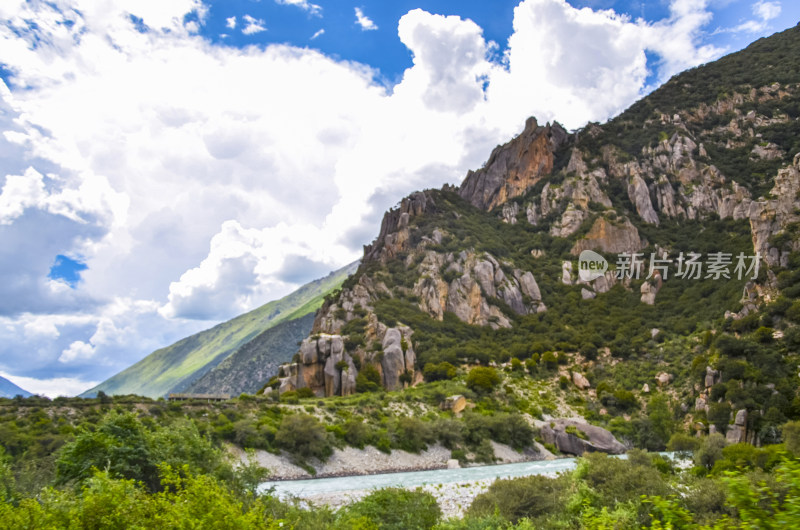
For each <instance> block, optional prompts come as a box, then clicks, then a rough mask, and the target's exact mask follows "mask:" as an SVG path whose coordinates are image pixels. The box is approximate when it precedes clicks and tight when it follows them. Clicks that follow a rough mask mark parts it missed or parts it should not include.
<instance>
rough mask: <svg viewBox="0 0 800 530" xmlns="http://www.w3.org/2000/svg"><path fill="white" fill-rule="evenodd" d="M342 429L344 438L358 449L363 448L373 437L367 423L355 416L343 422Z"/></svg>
mask: <svg viewBox="0 0 800 530" xmlns="http://www.w3.org/2000/svg"><path fill="white" fill-rule="evenodd" d="M342 429H343V430H344V440H345V441H346V442H347V443H348V444H349V445H352V446H353V447H358V448H359V449H363V448H364V446H365V445H367V444H369V443H370V441H371V440H372V438H373V436H372V429H370V427H369V425H367V424H366V423H364V422H363V421H362V420H360V419H357V418H350V419H349V420H347V421H346V422H344V425H342Z"/></svg>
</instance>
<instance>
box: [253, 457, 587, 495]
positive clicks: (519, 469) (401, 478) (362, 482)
mask: <svg viewBox="0 0 800 530" xmlns="http://www.w3.org/2000/svg"><path fill="white" fill-rule="evenodd" d="M574 468H575V459H574V458H559V459H556V460H538V461H535V462H520V463H517V464H501V465H496V466H476V467H464V468H459V469H433V470H428V471H406V472H401V473H382V474H378V475H359V476H348V477H333V478H316V479H307V480H281V481H273V482H264V483H262V484H261V485H260V486H259V491H260V492H262V493H263V492H266V491H268V490H269V489H270V488H275V493H277V494H278V496H280V497H310V496H314V495H320V494H325V493H337V492H341V491H350V490H371V489H380V488H387V487H400V488H416V487H418V486H425V485H426V484H449V483H459V482H475V481H478V480H485V479H495V478H513V477H526V476H529V475H543V474H546V473H558V472H559V471H567V470H570V469H574Z"/></svg>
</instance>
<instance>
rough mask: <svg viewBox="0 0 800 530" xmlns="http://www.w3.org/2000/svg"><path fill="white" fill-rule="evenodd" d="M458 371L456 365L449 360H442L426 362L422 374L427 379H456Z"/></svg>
mask: <svg viewBox="0 0 800 530" xmlns="http://www.w3.org/2000/svg"><path fill="white" fill-rule="evenodd" d="M456 373H457V370H456V367H455V366H453V365H452V364H450V363H449V362H447V361H442V362H440V363H439V364H434V363H426V364H425V368H423V369H422V375H423V376H424V377H425V380H426V381H444V380H447V379H454V378H455V377H456Z"/></svg>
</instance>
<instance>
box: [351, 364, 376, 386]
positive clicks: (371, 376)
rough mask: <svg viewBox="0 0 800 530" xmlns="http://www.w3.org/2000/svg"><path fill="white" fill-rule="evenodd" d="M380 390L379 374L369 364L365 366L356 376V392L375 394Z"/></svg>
mask: <svg viewBox="0 0 800 530" xmlns="http://www.w3.org/2000/svg"><path fill="white" fill-rule="evenodd" d="M380 389H381V374H380V372H378V369H377V368H375V367H374V366H372V365H371V364H365V365H364V366H363V367H362V368H361V371H360V372H358V375H357V376H356V392H359V393H361V392H377V391H378V390H380Z"/></svg>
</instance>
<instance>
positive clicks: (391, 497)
mask: <svg viewBox="0 0 800 530" xmlns="http://www.w3.org/2000/svg"><path fill="white" fill-rule="evenodd" d="M345 518H346V520H347V519H357V518H365V519H367V521H369V522H370V523H372V524H373V525H375V526H374V528H379V529H380V530H422V529H428V528H433V527H434V526H435V525H436V523H438V522H439V520H440V519H441V518H442V510H441V509H440V508H439V504H438V503H437V502H436V498H435V497H434V496H433V495H431V494H430V493H427V492H424V491H422V490H421V489H417V490H415V491H409V490H405V489H401V488H385V489H381V490H378V491H376V492H374V493H370V494H369V495H367V496H366V497H364V498H363V499H361V500H360V501H358V502H356V503H355V504H352V505H350V506H349V507H348V508H346V509H345ZM352 528H368V527H367V526H352ZM369 528H372V527H369Z"/></svg>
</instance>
